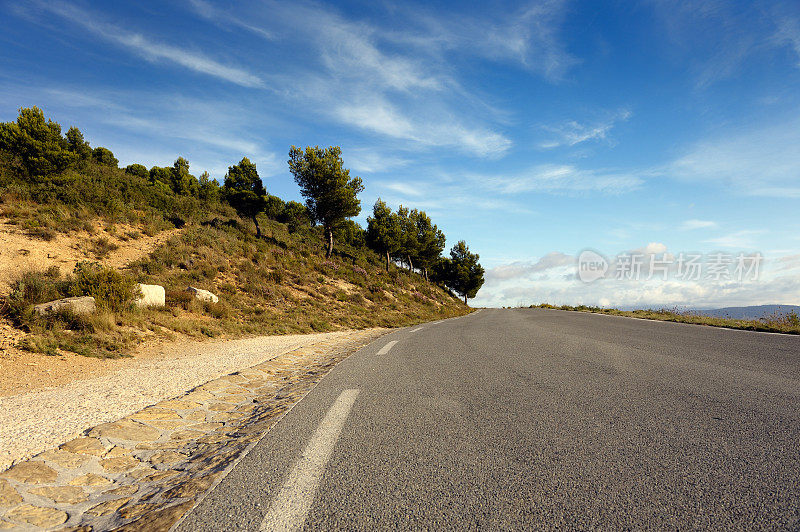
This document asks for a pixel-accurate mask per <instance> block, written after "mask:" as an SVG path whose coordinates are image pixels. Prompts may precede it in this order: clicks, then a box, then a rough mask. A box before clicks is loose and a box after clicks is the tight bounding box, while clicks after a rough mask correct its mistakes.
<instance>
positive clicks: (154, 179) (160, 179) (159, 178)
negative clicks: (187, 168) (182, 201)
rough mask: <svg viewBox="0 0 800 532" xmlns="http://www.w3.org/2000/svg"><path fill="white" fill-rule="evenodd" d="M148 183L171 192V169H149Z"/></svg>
mask: <svg viewBox="0 0 800 532" xmlns="http://www.w3.org/2000/svg"><path fill="white" fill-rule="evenodd" d="M150 182H151V183H153V184H154V185H158V186H159V187H161V188H163V189H166V190H172V168H170V167H169V166H154V167H152V168H151V169H150Z"/></svg>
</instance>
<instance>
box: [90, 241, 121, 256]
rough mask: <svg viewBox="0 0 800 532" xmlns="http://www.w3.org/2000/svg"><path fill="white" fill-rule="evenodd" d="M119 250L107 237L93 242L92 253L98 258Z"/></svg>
mask: <svg viewBox="0 0 800 532" xmlns="http://www.w3.org/2000/svg"><path fill="white" fill-rule="evenodd" d="M117 249H119V246H118V245H117V244H115V243H114V242H112V241H110V240H109V239H108V237H105V236H104V237H101V238H98V239H97V240H95V241H94V246H93V249H92V251H93V252H94V254H95V255H97V257H98V258H103V257H105V256H106V255H108V254H109V253H110V252H112V251H116V250H117Z"/></svg>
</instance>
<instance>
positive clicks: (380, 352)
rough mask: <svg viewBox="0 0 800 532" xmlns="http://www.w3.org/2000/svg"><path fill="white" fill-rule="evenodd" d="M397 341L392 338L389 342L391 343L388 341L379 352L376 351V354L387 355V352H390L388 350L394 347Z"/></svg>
mask: <svg viewBox="0 0 800 532" xmlns="http://www.w3.org/2000/svg"><path fill="white" fill-rule="evenodd" d="M396 343H397V340H392V341H391V342H389V343H388V344H386V345H385V346H383V347H381V348H380V350H378V352H377V353H375V354H376V355H385V354H386V353H388V352H389V350H390V349H391V348H392V347H394V344H396Z"/></svg>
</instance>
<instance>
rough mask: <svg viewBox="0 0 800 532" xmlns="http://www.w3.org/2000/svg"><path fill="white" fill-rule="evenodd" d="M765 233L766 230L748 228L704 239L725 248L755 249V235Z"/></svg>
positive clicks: (708, 242)
mask: <svg viewBox="0 0 800 532" xmlns="http://www.w3.org/2000/svg"><path fill="white" fill-rule="evenodd" d="M763 233H764V231H757V230H750V229H748V230H743V231H736V232H733V233H730V234H727V235H723V236H719V237H716V238H709V239H708V240H704V241H703V242H705V243H707V244H713V245H715V246H719V247H721V248H725V249H737V250H742V249H753V248H754V246H755V242H754V240H753V237H755V236H757V235H760V234H763Z"/></svg>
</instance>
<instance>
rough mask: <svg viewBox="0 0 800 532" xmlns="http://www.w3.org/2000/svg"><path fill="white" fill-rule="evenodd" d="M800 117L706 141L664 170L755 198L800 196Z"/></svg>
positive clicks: (693, 147) (695, 146)
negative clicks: (720, 185) (727, 187)
mask: <svg viewBox="0 0 800 532" xmlns="http://www.w3.org/2000/svg"><path fill="white" fill-rule="evenodd" d="M798 146H800V118H793V119H790V120H789V121H786V122H780V123H777V124H773V125H769V126H766V127H761V128H757V129H752V128H748V129H745V130H743V131H739V132H733V133H731V134H729V135H726V136H721V137H718V138H712V139H708V140H704V141H700V142H698V143H696V144H695V145H693V146H691V147H690V148H689V149H688V150H686V152H685V153H684V155H682V156H681V157H679V158H678V159H677V160H675V161H674V162H672V163H671V164H669V165H668V166H667V167H666V168H664V169H663V172H664V174H665V175H667V176H672V177H676V178H679V179H684V180H688V181H692V182H698V181H699V182H720V183H725V184H727V185H732V186H733V188H734V189H735V190H736V191H737V192H739V193H741V194H746V195H750V196H774V197H800V150H798V149H797V147H798Z"/></svg>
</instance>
